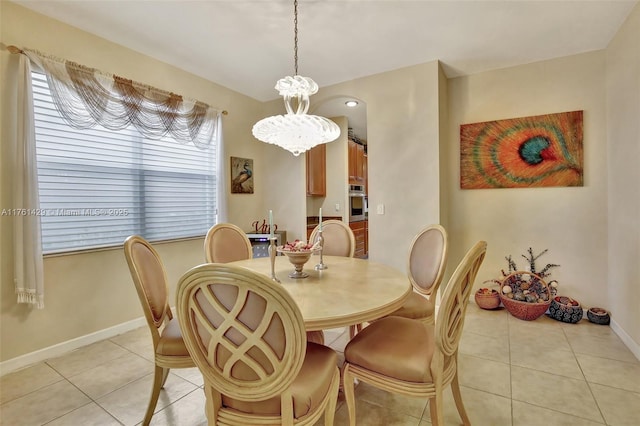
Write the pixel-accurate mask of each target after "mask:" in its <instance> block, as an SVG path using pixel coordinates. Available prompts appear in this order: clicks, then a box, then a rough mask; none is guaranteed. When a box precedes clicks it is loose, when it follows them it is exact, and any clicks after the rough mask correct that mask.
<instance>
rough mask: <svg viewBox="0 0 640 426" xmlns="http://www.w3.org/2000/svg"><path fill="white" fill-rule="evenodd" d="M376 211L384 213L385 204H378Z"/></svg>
mask: <svg viewBox="0 0 640 426" xmlns="http://www.w3.org/2000/svg"><path fill="white" fill-rule="evenodd" d="M376 212H377V213H378V214H384V204H378V206H377V207H376Z"/></svg>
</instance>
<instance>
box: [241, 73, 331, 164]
mask: <svg viewBox="0 0 640 426" xmlns="http://www.w3.org/2000/svg"><path fill="white" fill-rule="evenodd" d="M276 90H277V91H278V92H279V93H280V96H282V97H283V98H284V106H285V108H286V110H287V113H286V114H285V115H275V116H273V117H267V118H264V119H262V120H260V121H258V122H257V123H256V124H255V125H254V126H253V136H255V137H256V138H257V139H258V140H261V141H262V142H266V143H271V144H274V145H278V146H280V147H281V148H284V149H286V150H287V151H291V153H293V155H295V156H298V155H300V154H301V153H303V152H305V151H307V150H309V149H311V148H313V147H314V146H316V145H319V144H322V143H327V142H331V141H334V140H336V139H337V138H338V136H340V128H339V127H338V125H337V124H336V123H334V122H333V121H331V120H329V119H327V118H325V117H320V116H317V115H309V114H307V111H308V110H309V96H310V95H313V94H314V93H316V92H317V91H318V85H317V84H316V83H315V81H313V80H312V79H310V78H309V77H302V76H300V75H296V76H294V77H290V76H287V77H285V78H282V79H280V80H278V83H277V84H276Z"/></svg>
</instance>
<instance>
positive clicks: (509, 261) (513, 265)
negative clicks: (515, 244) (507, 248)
mask: <svg viewBox="0 0 640 426" xmlns="http://www.w3.org/2000/svg"><path fill="white" fill-rule="evenodd" d="M505 259H506V260H507V264H508V265H509V273H512V272H515V271H517V270H518V267H517V266H516V262H514V261H513V258H512V257H511V255H509V256H506V257H505Z"/></svg>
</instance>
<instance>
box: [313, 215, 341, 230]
mask: <svg viewBox="0 0 640 426" xmlns="http://www.w3.org/2000/svg"><path fill="white" fill-rule="evenodd" d="M325 220H342V216H322V221H323V222H324V221H325ZM319 222H320V217H318V216H307V229H313V228H315V227H316V226H318V223H319Z"/></svg>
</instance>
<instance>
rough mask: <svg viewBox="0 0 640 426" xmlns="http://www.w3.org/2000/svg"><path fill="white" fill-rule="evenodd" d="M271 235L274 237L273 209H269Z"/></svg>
mask: <svg viewBox="0 0 640 426" xmlns="http://www.w3.org/2000/svg"><path fill="white" fill-rule="evenodd" d="M269 237H270V238H273V210H269Z"/></svg>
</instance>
